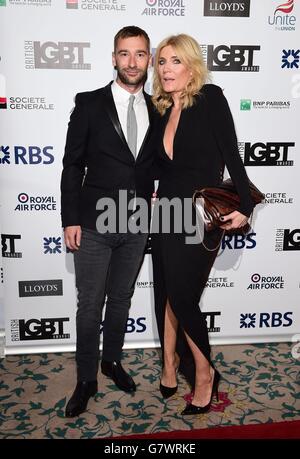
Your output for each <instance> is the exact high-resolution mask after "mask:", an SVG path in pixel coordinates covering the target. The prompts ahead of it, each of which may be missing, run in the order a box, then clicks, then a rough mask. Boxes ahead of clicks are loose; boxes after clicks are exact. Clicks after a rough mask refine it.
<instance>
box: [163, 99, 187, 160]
mask: <svg viewBox="0 0 300 459" xmlns="http://www.w3.org/2000/svg"><path fill="white" fill-rule="evenodd" d="M169 110H170V111H169V114H168V116H167V119H166V123H165V127H164V132H163V136H162V144H163V150H164V153H165V155H166V156H167V157H168V159H169V161H174V146H175V140H176V136H177V132H178V128H179V125H180V121H181V115H182V109H181V110H180V114H179V118H178V123H177V127H176V131H175V134H174V138H173V151H172V158H171V157H170V156H169V154H168V153H167V150H166V147H165V142H164V138H165V133H166V128H167V124H168V122H169V119H170V116H171V111H172V106H171V107H170V109H169Z"/></svg>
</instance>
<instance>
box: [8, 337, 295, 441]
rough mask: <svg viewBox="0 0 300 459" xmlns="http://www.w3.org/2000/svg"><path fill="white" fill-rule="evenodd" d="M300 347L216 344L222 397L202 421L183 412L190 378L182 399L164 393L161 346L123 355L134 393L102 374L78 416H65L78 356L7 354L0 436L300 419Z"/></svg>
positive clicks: (94, 434) (96, 434)
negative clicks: (297, 355) (295, 352)
mask: <svg viewBox="0 0 300 459" xmlns="http://www.w3.org/2000/svg"><path fill="white" fill-rule="evenodd" d="M292 346H293V344H292V343H269V344H254V345H234V346H232V345H227V346H213V347H212V356H213V361H214V362H215V365H216V367H217V368H218V370H219V372H220V373H221V375H222V380H221V384H220V391H221V394H220V400H219V402H218V403H217V402H216V403H215V404H214V405H213V407H212V410H211V411H210V412H209V413H207V414H203V415H198V416H194V417H193V416H188V417H182V416H181V415H180V411H181V410H182V409H183V408H184V406H185V400H188V398H189V396H190V390H189V387H188V385H187V383H186V382H185V380H184V379H183V378H182V377H179V381H178V382H179V390H178V393H177V394H176V395H175V396H174V397H172V398H171V399H168V400H167V401H165V400H164V399H163V398H162V397H161V396H160V392H159V390H158V386H159V378H160V357H159V350H158V349H137V350H130V351H125V352H124V353H123V363H124V367H125V368H126V369H127V370H129V372H130V374H131V376H133V378H134V380H135V382H136V383H137V392H136V393H135V394H134V395H131V394H125V393H124V392H121V391H119V390H118V389H117V387H116V386H115V385H114V384H113V383H112V382H111V381H110V380H109V379H108V378H106V377H105V376H103V375H102V374H101V373H100V371H99V376H98V384H99V392H98V393H97V394H96V396H95V397H94V398H92V399H90V401H89V406H88V408H89V409H88V411H87V412H85V413H83V414H82V415H81V416H80V417H78V418H74V419H66V418H65V417H64V409H65V405H66V402H67V400H68V398H69V397H70V395H71V394H72V392H73V389H74V386H75V360H74V354H71V353H65V354H62V353H59V354H31V355H21V356H20V355H18V356H7V358H5V359H2V360H0V438H8V439H17V438H22V439H23V438H29V439H42V438H53V439H59V438H65V439H70V438H107V437H111V436H121V435H132V434H139V433H155V432H167V431H171V430H191V429H201V428H207V427H216V426H232V425H245V424H259V423H271V422H279V421H291V420H299V419H300V360H299V359H294V358H293V357H292V353H291V351H292ZM184 399H185V400H184Z"/></svg>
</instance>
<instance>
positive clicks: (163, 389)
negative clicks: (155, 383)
mask: <svg viewBox="0 0 300 459" xmlns="http://www.w3.org/2000/svg"><path fill="white" fill-rule="evenodd" d="M177 389H178V386H175V387H168V386H164V385H163V384H162V383H160V384H159V390H160V393H161V395H162V396H163V398H170V397H172V395H174V394H176V392H177Z"/></svg>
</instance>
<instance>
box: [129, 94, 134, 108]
mask: <svg viewBox="0 0 300 459" xmlns="http://www.w3.org/2000/svg"><path fill="white" fill-rule="evenodd" d="M134 99H135V96H133V95H131V96H130V97H129V107H130V108H132V107H133V103H134Z"/></svg>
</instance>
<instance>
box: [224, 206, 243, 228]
mask: <svg viewBox="0 0 300 459" xmlns="http://www.w3.org/2000/svg"><path fill="white" fill-rule="evenodd" d="M220 220H221V221H222V222H224V225H223V224H222V226H220V228H222V229H224V230H233V229H237V228H242V227H243V226H244V225H245V224H246V223H247V222H248V217H246V215H244V214H242V213H241V212H238V211H237V210H235V211H234V212H231V213H230V214H228V215H224V217H221V218H220Z"/></svg>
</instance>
